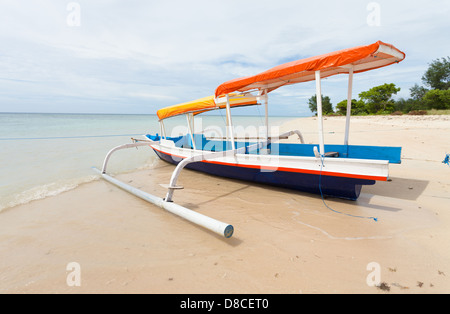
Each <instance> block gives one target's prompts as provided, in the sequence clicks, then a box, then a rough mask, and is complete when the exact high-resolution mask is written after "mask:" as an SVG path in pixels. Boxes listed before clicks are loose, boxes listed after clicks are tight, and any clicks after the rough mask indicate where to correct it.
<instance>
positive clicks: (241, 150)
mask: <svg viewBox="0 0 450 314" xmlns="http://www.w3.org/2000/svg"><path fill="white" fill-rule="evenodd" d="M246 148H247V147H241V148H238V149H232V150H227V151H223V152H214V153H206V154H200V155H195V156H192V157H188V158H185V159H183V160H182V161H180V162H179V163H178V165H177V167H176V168H175V170H174V171H173V172H172V177H171V178H170V183H169V186H168V187H167V189H168V190H167V194H166V197H165V198H164V200H165V201H166V202H172V197H173V192H174V190H176V189H178V188H179V187H178V186H177V180H178V177H179V175H180V172H181V170H183V168H184V167H185V166H186V165H188V164H190V163H193V162H199V161H203V160H207V159H213V158H217V157H225V156H234V155H235V154H241V153H245V149H246Z"/></svg>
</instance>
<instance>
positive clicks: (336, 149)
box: [97, 41, 405, 237]
mask: <svg viewBox="0 0 450 314" xmlns="http://www.w3.org/2000/svg"><path fill="white" fill-rule="evenodd" d="M404 58H405V54H404V53H403V52H401V51H400V50H398V49H397V48H395V47H394V46H392V45H390V44H386V43H383V42H381V41H378V42H376V43H374V44H371V45H367V46H359V47H354V48H349V49H345V50H340V51H336V52H331V53H328V54H324V55H320V56H315V57H311V58H306V59H302V60H297V61H292V62H289V63H285V64H282V65H279V66H276V67H274V68H272V69H269V70H267V71H265V72H262V73H260V74H257V75H254V76H247V77H242V78H237V79H233V80H231V81H228V82H225V83H223V84H221V85H219V86H218V87H217V88H216V90H215V94H214V95H212V96H208V97H205V98H201V99H198V100H194V101H190V102H186V103H182V104H178V105H174V106H170V107H166V108H163V109H160V110H158V111H157V115H158V118H159V123H160V134H147V135H146V136H145V138H144V139H140V140H136V139H133V141H134V142H133V143H131V144H125V145H121V146H118V147H116V148H114V149H112V150H111V151H110V152H109V153H108V154H107V156H106V158H105V161H104V163H103V169H102V171H98V170H97V171H98V172H99V173H101V174H102V176H103V177H104V178H105V179H107V180H108V181H110V182H112V183H114V184H116V185H118V186H120V187H122V188H124V189H125V190H127V191H129V192H131V193H133V194H135V195H137V196H139V197H141V198H144V199H146V200H147V201H150V202H152V203H154V204H156V205H158V206H160V207H162V208H165V209H167V210H169V211H171V212H173V213H175V214H177V215H180V216H182V217H184V218H186V219H188V220H190V221H192V222H195V223H198V224H200V225H202V226H204V227H206V228H208V229H210V230H213V231H214V232H217V233H219V234H222V235H224V236H225V237H231V235H232V234H233V227H232V226H231V225H229V224H225V223H222V222H219V221H217V220H214V219H212V218H209V217H206V216H203V215H200V214H198V213H196V212H193V211H191V210H189V209H186V208H184V207H181V206H179V205H177V204H175V203H173V194H174V191H175V190H176V189H179V188H182V187H180V186H177V184H176V183H177V179H178V176H179V174H180V171H181V170H182V169H183V168H184V167H186V168H190V169H194V170H198V171H202V172H205V173H208V174H212V175H218V176H223V177H228V178H233V179H239V180H245V181H252V182H258V183H263V184H269V185H274V186H279V187H284V188H289V189H293V190H300V191H305V192H310V193H315V194H319V195H322V196H324V195H326V196H330V197H338V198H344V199H351V200H356V199H357V198H358V197H359V195H360V192H361V187H362V186H363V185H372V184H375V182H376V181H386V180H387V179H388V176H389V163H400V162H401V147H387V146H383V147H380V146H360V145H350V144H349V131H350V114H351V100H352V85H353V75H354V74H355V73H361V72H365V71H369V70H373V69H377V68H381V67H384V66H388V65H391V64H395V63H398V62H400V61H402V60H403V59H404ZM337 74H348V76H349V80H348V91H347V94H348V98H347V115H346V123H345V136H344V143H343V144H342V145H335V144H333V145H326V144H325V143H324V132H323V117H322V97H321V95H322V91H321V79H322V78H325V77H329V76H332V75H337ZM313 80H315V81H316V97H317V98H316V99H317V121H318V130H319V132H318V133H319V138H318V143H317V144H306V143H304V140H303V136H302V134H301V132H300V131H299V130H292V131H289V132H286V133H283V134H277V135H274V134H270V132H269V118H268V95H269V93H270V92H272V91H273V90H275V89H277V88H279V87H282V86H285V85H291V84H297V83H302V82H308V81H313ZM263 102H264V105H265V128H264V134H263V136H262V137H257V138H242V137H239V136H238V135H237V134H235V130H234V127H233V123H232V116H231V108H234V107H243V106H253V105H261V104H262V103H263ZM217 109H225V111H226V130H227V132H226V133H227V134H226V137H225V138H214V137H208V136H205V133H203V132H202V133H195V132H194V127H193V125H194V117H195V116H196V115H198V114H201V113H204V112H208V111H211V110H217ZM179 115H185V116H186V119H187V124H188V132H187V134H185V135H181V136H176V137H170V136H168V135H167V134H166V130H165V126H164V121H165V119H168V118H171V117H174V116H179ZM289 136H296V137H298V141H299V143H279V140H280V139H286V138H288V137H289ZM137 146H149V147H150V148H152V149H153V150H154V152H155V153H156V154H157V155H158V156H159V158H161V159H162V160H164V161H167V162H169V163H172V164H175V165H177V166H176V168H175V170H174V172H173V174H172V177H171V178H170V181H169V184H168V185H166V187H167V194H166V196H165V198H164V199H163V198H158V197H156V196H153V195H150V194H147V193H145V192H143V191H140V190H137V189H135V188H133V187H130V186H128V185H126V184H124V183H123V182H120V181H117V180H116V179H114V178H111V177H110V176H108V175H107V174H106V167H107V163H108V160H109V157H110V156H111V154H112V153H113V152H114V151H116V150H118V149H123V148H130V147H137Z"/></svg>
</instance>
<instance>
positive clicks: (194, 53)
mask: <svg viewBox="0 0 450 314" xmlns="http://www.w3.org/2000/svg"><path fill="white" fill-rule="evenodd" d="M70 2H71V1H67V2H66V1H50V0H43V1H39V2H37V1H28V2H24V1H11V0H3V1H2V8H1V11H0V69H1V75H0V111H41V112H46V111H55V110H57V111H60V112H83V111H87V112H102V111H103V112H105V111H106V112H109V111H108V110H115V113H118V112H130V111H132V112H135V113H154V112H156V110H157V109H158V108H160V107H162V106H165V105H171V104H174V103H177V102H184V101H188V100H191V99H196V98H200V97H203V96H205V95H211V94H213V93H214V89H215V88H216V86H217V85H219V84H221V83H223V82H224V81H227V80H229V79H233V78H236V77H239V76H246V75H252V74H256V73H259V72H261V71H263V70H266V69H268V68H270V67H273V66H276V65H278V64H280V63H284V62H288V61H292V60H296V59H300V58H305V57H309V56H313V55H317V54H322V53H326V52H330V51H334V50H338V49H343V48H348V47H352V46H357V45H363V44H370V43H373V42H375V41H377V40H383V41H385V42H388V43H392V44H394V45H395V46H397V47H398V48H400V49H401V50H403V51H405V52H406V54H407V58H406V59H405V60H404V61H403V62H401V63H400V64H398V65H395V66H391V67H388V68H384V69H380V70H376V71H372V72H368V73H364V74H360V75H357V76H356V79H355V92H354V95H355V96H356V95H357V94H358V93H359V92H360V91H362V90H367V89H368V88H370V87H373V86H375V85H376V84H384V83H390V82H393V83H395V84H396V85H398V86H400V87H401V88H402V91H401V93H400V94H399V95H401V96H403V97H408V96H409V95H408V89H409V87H411V86H412V85H414V83H419V84H420V83H421V81H420V78H421V76H422V74H423V72H424V71H425V70H426V68H427V63H429V62H431V61H432V60H433V59H435V58H439V57H443V56H445V52H446V51H450V43H449V41H448V39H447V36H448V35H447V34H448V33H450V29H449V23H448V21H447V17H448V16H449V13H450V11H449V10H450V8H449V5H448V2H447V1H445V0H438V1H434V2H433V3H432V4H431V3H430V2H429V1H428V2H427V1H422V0H421V1H417V0H416V1H409V2H408V3H407V5H405V3H404V2H402V1H395V0H391V1H384V0H383V1H376V3H378V4H379V7H380V14H381V15H380V25H379V26H376V27H373V26H372V27H371V26H369V25H368V24H367V16H368V14H370V10H368V9H367V4H368V3H369V2H370V1H367V2H364V1H359V0H358V1H356V0H344V1H315V2H313V1H298V0H291V1H287V0H278V1H276V2H275V3H274V2H273V1H270V2H269V1H265V0H259V1H254V0H246V1H236V0H228V1H211V0H208V1H199V0H192V1H184V0H183V1H180V0H171V1H144V0H141V1H137V0H136V1H118V0H116V1H106V0H98V1H88V0H79V1H74V2H76V3H78V4H79V8H80V12H79V14H80V16H79V17H80V26H72V27H71V26H70V25H68V23H67V18H68V16H69V15H70V14H72V13H74V12H73V11H71V10H68V9H67V8H68V7H67V5H68V3H70ZM313 93H314V87H313V85H308V84H302V85H296V86H295V87H289V88H288V89H286V90H284V89H283V90H282V89H280V91H277V93H274V94H273V96H272V98H273V100H274V102H276V103H278V104H286V105H285V106H284V107H283V109H284V110H283V111H282V112H281V111H277V110H279V109H278V108H279V107H275V108H272V107H271V108H270V110H271V113H273V114H291V113H298V112H299V111H301V112H308V110H309V109H308V107H307V104H306V103H307V98H309V97H306V96H307V95H309V94H311V95H312V94H313ZM324 94H326V95H329V96H330V97H331V99H332V102H333V103H337V102H339V101H340V100H342V99H343V98H345V95H346V77H345V76H337V77H334V78H330V79H328V80H326V81H325V82H324ZM288 96H291V97H288ZM283 97H284V98H289V99H284V100H283V99H282V98H283ZM272 98H271V99H272ZM305 98H306V99H305ZM341 98H342V99H341ZM299 108H301V109H299Z"/></svg>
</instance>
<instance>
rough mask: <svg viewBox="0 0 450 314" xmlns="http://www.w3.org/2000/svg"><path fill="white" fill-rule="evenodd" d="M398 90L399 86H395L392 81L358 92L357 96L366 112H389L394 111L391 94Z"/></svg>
mask: <svg viewBox="0 0 450 314" xmlns="http://www.w3.org/2000/svg"><path fill="white" fill-rule="evenodd" d="M399 91H400V87H396V86H395V84H394V83H390V84H387V83H385V84H383V85H379V86H375V87H372V88H371V89H369V90H368V91H365V92H361V93H359V98H360V99H361V100H362V101H364V103H365V108H366V110H367V112H368V113H371V114H385V113H387V114H390V113H392V112H394V111H395V102H394V100H393V99H392V95H395V94H397V92H399Z"/></svg>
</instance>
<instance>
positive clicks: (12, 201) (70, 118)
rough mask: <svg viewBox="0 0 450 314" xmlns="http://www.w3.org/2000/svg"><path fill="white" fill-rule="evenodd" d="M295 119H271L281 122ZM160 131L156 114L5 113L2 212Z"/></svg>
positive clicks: (78, 177) (211, 121) (132, 163)
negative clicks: (119, 148)
mask: <svg viewBox="0 0 450 314" xmlns="http://www.w3.org/2000/svg"><path fill="white" fill-rule="evenodd" d="M290 119H292V118H291V117H271V118H270V124H271V125H272V126H273V125H281V124H282V123H284V122H286V121H289V120H290ZM165 124H166V132H168V133H169V134H170V132H172V131H171V130H175V132H179V131H183V130H185V129H184V128H185V126H186V119H185V117H183V116H180V117H175V118H172V119H167V120H166V122H165ZM233 124H234V125H235V126H237V127H239V126H242V127H244V128H247V127H249V126H252V127H253V126H254V127H256V128H257V127H260V126H262V125H263V124H264V117H261V116H256V117H254V116H234V117H233ZM224 125H225V118H224V117H223V116H212V115H210V116H208V115H204V116H202V117H197V118H196V119H195V127H196V130H197V129H200V127H202V128H210V127H214V128H217V127H220V128H221V129H222V130H224V128H223V126H224ZM148 133H151V134H155V133H159V123H158V119H157V117H156V116H155V115H117V114H48V113H45V114H41V113H0V211H1V210H3V209H5V208H10V207H14V206H16V205H19V204H24V203H27V202H30V201H32V200H36V199H42V198H45V197H49V196H53V195H57V194H59V193H62V192H64V191H68V190H71V189H74V188H76V187H77V186H78V185H80V184H82V183H84V182H89V181H93V180H96V179H97V178H98V177H97V176H96V175H95V174H94V172H93V171H92V169H91V167H92V166H95V167H97V168H99V169H100V168H101V166H102V163H103V159H104V157H105V155H106V153H107V152H108V151H109V150H110V149H111V148H113V147H115V146H117V145H120V144H125V143H131V140H130V138H131V137H135V138H141V137H142V136H143V135H144V134H148ZM156 160H157V157H156V155H155V154H154V153H153V151H152V150H150V149H147V148H139V149H128V150H122V151H118V152H116V153H115V154H114V155H113V157H112V158H111V160H110V162H109V164H108V172H109V173H113V174H118V173H124V172H129V171H133V170H137V169H145V168H151V167H152V165H153V163H154V162H155V161H156Z"/></svg>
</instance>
